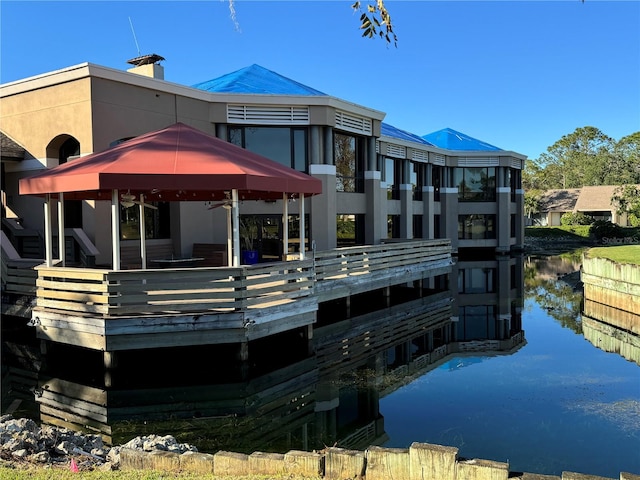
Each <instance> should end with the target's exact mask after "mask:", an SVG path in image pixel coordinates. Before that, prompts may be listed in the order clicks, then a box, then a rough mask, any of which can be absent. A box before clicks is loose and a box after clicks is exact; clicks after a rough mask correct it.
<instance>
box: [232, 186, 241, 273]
mask: <svg viewBox="0 0 640 480" xmlns="http://www.w3.org/2000/svg"><path fill="white" fill-rule="evenodd" d="M231 214H232V216H233V266H234V267H239V266H240V229H239V228H238V225H239V223H240V215H239V214H238V190H236V189H233V190H231Z"/></svg>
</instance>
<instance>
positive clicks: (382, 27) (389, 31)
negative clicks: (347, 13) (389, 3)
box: [351, 0, 398, 47]
mask: <svg viewBox="0 0 640 480" xmlns="http://www.w3.org/2000/svg"><path fill="white" fill-rule="evenodd" d="M361 3H362V2H360V1H359V0H357V1H356V2H355V3H354V4H353V5H351V8H353V9H354V10H356V11H360V12H362V15H360V30H362V36H363V37H368V38H375V37H376V35H377V36H379V37H380V38H383V39H384V40H385V41H386V42H387V43H391V41H392V40H393V44H394V45H395V46H396V47H397V46H398V37H396V34H395V32H394V31H393V24H392V23H391V16H390V15H389V11H388V10H387V7H386V6H385V4H384V0H370V1H369V3H368V5H367V8H366V9H363V8H362V5H361Z"/></svg>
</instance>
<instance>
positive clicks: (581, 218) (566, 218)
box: [560, 212, 593, 225]
mask: <svg viewBox="0 0 640 480" xmlns="http://www.w3.org/2000/svg"><path fill="white" fill-rule="evenodd" d="M560 223H561V224H562V225H591V224H592V223H593V217H591V216H590V215H587V214H586V213H582V212H567V213H564V214H563V215H562V217H560Z"/></svg>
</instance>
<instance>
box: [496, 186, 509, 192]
mask: <svg viewBox="0 0 640 480" xmlns="http://www.w3.org/2000/svg"><path fill="white" fill-rule="evenodd" d="M496 192H497V193H511V187H497V188H496Z"/></svg>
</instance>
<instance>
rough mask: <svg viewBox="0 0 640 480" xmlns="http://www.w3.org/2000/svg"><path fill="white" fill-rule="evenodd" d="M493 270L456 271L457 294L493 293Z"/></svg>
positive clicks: (470, 269) (494, 287)
mask: <svg viewBox="0 0 640 480" xmlns="http://www.w3.org/2000/svg"><path fill="white" fill-rule="evenodd" d="M495 277H496V269H495V268H465V269H462V270H459V271H458V292H459V293H494V292H495V291H496V284H495Z"/></svg>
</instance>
